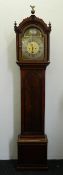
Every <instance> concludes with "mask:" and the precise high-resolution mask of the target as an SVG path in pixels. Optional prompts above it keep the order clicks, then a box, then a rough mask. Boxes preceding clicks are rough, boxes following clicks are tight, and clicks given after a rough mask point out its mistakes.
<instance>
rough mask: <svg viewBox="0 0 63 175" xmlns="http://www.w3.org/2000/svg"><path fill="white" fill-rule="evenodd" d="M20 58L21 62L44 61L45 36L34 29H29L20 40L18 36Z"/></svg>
mask: <svg viewBox="0 0 63 175" xmlns="http://www.w3.org/2000/svg"><path fill="white" fill-rule="evenodd" d="M19 46H21V49H20V57H21V58H22V59H23V60H36V59H37V60H38V59H40V60H44V57H45V36H44V33H43V32H41V31H40V30H39V29H37V28H36V27H30V28H28V29H27V30H26V31H25V32H24V35H23V36H22V38H21V37H20V36H19Z"/></svg>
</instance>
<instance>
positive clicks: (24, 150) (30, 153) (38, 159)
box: [17, 136, 48, 170]
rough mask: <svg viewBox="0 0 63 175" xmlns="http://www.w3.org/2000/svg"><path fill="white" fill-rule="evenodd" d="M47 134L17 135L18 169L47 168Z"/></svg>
mask: <svg viewBox="0 0 63 175" xmlns="http://www.w3.org/2000/svg"><path fill="white" fill-rule="evenodd" d="M47 142H48V140H47V136H18V141H17V144H18V162H17V169H18V170H31V169H32V170H41V169H47V168H48V166H47Z"/></svg>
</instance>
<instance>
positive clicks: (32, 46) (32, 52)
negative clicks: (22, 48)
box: [31, 44, 34, 53]
mask: <svg viewBox="0 0 63 175" xmlns="http://www.w3.org/2000/svg"><path fill="white" fill-rule="evenodd" d="M31 46H32V53H34V47H33V44H31Z"/></svg>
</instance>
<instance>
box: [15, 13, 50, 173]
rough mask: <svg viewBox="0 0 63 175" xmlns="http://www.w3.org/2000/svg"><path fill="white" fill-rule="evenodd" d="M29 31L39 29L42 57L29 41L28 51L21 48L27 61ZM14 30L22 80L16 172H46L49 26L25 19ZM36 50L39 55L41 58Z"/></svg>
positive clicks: (31, 19) (36, 19)
mask: <svg viewBox="0 0 63 175" xmlns="http://www.w3.org/2000/svg"><path fill="white" fill-rule="evenodd" d="M30 28H33V29H34V30H35V29H38V30H40V32H41V33H42V36H43V37H44V45H43V48H44V52H43V53H44V54H42V51H41V50H40V49H39V47H40V46H39V45H38V46H37V43H36V42H37V41H36V39H35V40H33V41H31V40H29V38H28V40H27V41H28V45H29V47H28V46H26V48H25V45H27V41H25V43H26V44H25V45H24V46H23V47H24V48H25V52H28V53H27V56H28V57H27V56H26V54H25V52H23V49H22V39H23V36H24V35H25V32H26V31H27V30H28V29H30ZM14 30H15V32H16V54H17V64H18V65H19V67H20V76H21V133H20V135H18V140H17V145H18V163H17V168H18V169H21V170H22V169H45V168H47V143H48V139H47V136H46V135H45V70H46V67H47V65H48V64H49V63H50V61H49V45H50V41H49V38H50V31H51V24H49V26H47V24H46V23H45V22H44V21H43V20H42V19H40V18H37V17H36V16H35V15H31V16H30V17H28V18H25V19H24V20H23V21H22V22H21V23H20V24H19V26H18V27H17V24H16V23H15V26H14ZM27 37H29V36H27ZM25 38H26V37H25ZM35 38H36V37H35ZM35 47H36V51H35ZM41 47H42V46H41ZM26 49H27V50H26ZM29 49H30V51H29ZM38 50H39V51H40V52H41V54H40V56H39V54H38ZM22 52H23V53H22ZM28 54H30V55H28ZM22 55H23V56H22ZM34 57H35V58H34Z"/></svg>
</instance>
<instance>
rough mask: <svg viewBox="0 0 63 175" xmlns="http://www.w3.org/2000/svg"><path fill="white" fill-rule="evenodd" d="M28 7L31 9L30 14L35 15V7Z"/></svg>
mask: <svg viewBox="0 0 63 175" xmlns="http://www.w3.org/2000/svg"><path fill="white" fill-rule="evenodd" d="M30 7H31V13H32V15H33V14H34V13H35V10H34V8H35V6H34V5H30Z"/></svg>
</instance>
